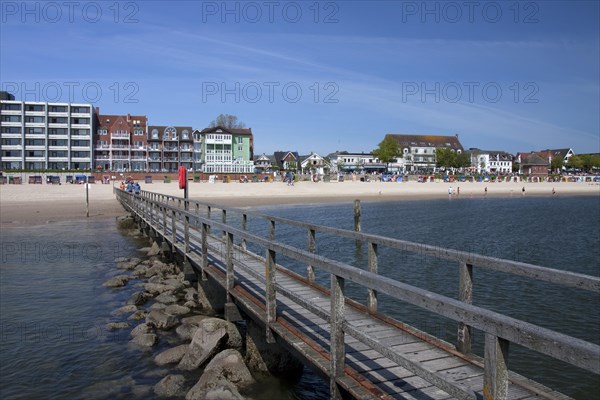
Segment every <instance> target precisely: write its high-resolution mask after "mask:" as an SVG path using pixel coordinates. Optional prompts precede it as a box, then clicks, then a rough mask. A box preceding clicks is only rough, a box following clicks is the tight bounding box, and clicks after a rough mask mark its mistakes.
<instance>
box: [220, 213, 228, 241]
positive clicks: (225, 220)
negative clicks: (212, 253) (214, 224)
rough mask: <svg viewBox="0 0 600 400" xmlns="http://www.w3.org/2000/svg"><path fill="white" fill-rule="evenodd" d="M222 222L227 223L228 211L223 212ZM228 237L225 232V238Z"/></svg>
mask: <svg viewBox="0 0 600 400" xmlns="http://www.w3.org/2000/svg"><path fill="white" fill-rule="evenodd" d="M221 222H223V223H224V224H226V223H227V210H221ZM225 236H227V232H225V231H223V237H225Z"/></svg>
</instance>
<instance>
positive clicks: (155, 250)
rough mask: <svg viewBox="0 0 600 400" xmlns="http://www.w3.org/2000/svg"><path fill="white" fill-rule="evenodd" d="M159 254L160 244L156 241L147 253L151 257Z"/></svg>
mask: <svg viewBox="0 0 600 400" xmlns="http://www.w3.org/2000/svg"><path fill="white" fill-rule="evenodd" d="M159 254H160V246H159V245H158V243H156V242H154V243H152V247H150V249H149V250H148V253H147V255H148V256H149V257H152V256H157V255H159Z"/></svg>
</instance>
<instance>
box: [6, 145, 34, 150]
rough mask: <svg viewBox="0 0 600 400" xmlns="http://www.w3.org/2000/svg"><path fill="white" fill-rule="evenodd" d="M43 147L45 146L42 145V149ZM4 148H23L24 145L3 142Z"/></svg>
mask: <svg viewBox="0 0 600 400" xmlns="http://www.w3.org/2000/svg"><path fill="white" fill-rule="evenodd" d="M43 148H44V147H43V146H42V149H43ZM42 149H40V150H42ZM2 150H23V146H22V145H20V144H12V145H9V144H3V145H2Z"/></svg>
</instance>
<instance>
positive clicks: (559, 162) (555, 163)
mask: <svg viewBox="0 0 600 400" xmlns="http://www.w3.org/2000/svg"><path fill="white" fill-rule="evenodd" d="M563 164H564V161H563V159H562V158H560V157H554V158H553V159H552V161H551V162H550V170H551V171H552V172H554V171H556V170H559V171H560V170H561V169H562V167H563Z"/></svg>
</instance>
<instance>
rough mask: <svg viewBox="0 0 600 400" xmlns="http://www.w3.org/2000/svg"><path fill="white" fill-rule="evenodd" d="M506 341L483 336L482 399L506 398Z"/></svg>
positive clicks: (501, 399) (491, 336)
mask: <svg viewBox="0 0 600 400" xmlns="http://www.w3.org/2000/svg"><path fill="white" fill-rule="evenodd" d="M508 344H509V342H508V340H506V339H502V338H499V337H497V336H495V335H493V334H491V333H487V332H486V334H485V348H484V356H485V357H484V376H483V398H484V399H485V400H505V399H507V397H508Z"/></svg>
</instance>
